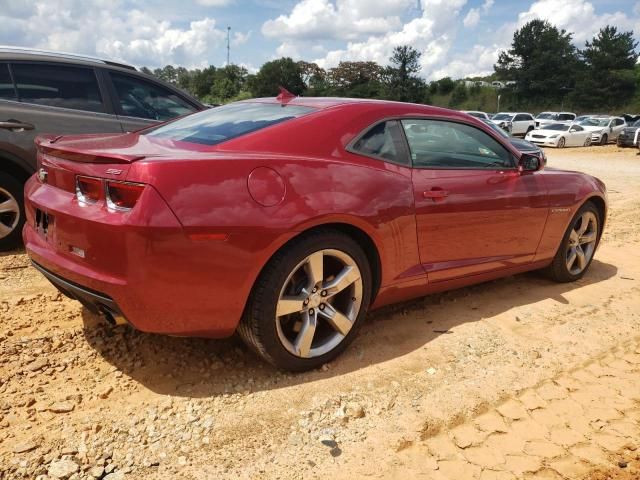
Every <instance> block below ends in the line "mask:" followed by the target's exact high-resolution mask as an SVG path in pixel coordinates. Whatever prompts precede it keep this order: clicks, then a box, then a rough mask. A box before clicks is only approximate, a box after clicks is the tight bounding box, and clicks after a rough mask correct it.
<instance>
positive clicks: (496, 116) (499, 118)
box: [491, 113, 513, 120]
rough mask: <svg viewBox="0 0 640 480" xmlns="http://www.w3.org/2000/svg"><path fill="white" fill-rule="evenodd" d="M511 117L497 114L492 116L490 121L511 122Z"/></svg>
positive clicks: (505, 114)
mask: <svg viewBox="0 0 640 480" xmlns="http://www.w3.org/2000/svg"><path fill="white" fill-rule="evenodd" d="M512 118H513V115H509V114H508V113H498V114H497V115H494V116H493V118H492V119H491V120H511V119H512Z"/></svg>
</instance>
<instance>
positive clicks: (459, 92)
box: [449, 82, 469, 107]
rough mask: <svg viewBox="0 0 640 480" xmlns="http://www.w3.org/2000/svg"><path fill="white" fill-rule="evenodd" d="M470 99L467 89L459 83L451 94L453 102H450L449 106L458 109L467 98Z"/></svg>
mask: <svg viewBox="0 0 640 480" xmlns="http://www.w3.org/2000/svg"><path fill="white" fill-rule="evenodd" d="M468 97H469V93H468V92H467V87H465V86H464V83H462V82H458V83H456V86H455V87H454V89H453V92H452V93H451V100H450V101H449V105H450V106H451V107H457V106H459V105H461V104H462V103H463V102H464V101H465V100H466V99H467V98H468Z"/></svg>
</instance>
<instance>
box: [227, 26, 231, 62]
mask: <svg viewBox="0 0 640 480" xmlns="http://www.w3.org/2000/svg"><path fill="white" fill-rule="evenodd" d="M230 33H231V27H227V65H229V53H230V51H231V44H230V43H229V34H230Z"/></svg>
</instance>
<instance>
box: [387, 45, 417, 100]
mask: <svg viewBox="0 0 640 480" xmlns="http://www.w3.org/2000/svg"><path fill="white" fill-rule="evenodd" d="M420 55H421V53H420V52H419V51H418V50H416V49H415V48H413V47H410V46H408V45H403V46H399V47H396V48H394V49H393V54H392V55H391V58H389V61H390V62H391V66H390V67H389V68H388V69H387V70H386V80H387V88H386V95H385V96H386V97H387V98H389V99H392V100H399V101H401V102H415V103H417V102H422V101H423V100H424V98H425V94H426V90H427V86H426V83H425V81H424V80H423V79H421V78H420V77H418V76H417V75H416V74H417V73H418V72H419V71H420Z"/></svg>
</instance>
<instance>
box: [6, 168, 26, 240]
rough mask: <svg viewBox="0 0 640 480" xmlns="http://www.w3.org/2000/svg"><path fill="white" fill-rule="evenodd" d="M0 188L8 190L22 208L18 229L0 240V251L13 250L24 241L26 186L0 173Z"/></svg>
mask: <svg viewBox="0 0 640 480" xmlns="http://www.w3.org/2000/svg"><path fill="white" fill-rule="evenodd" d="M0 187H2V188H4V189H5V190H7V191H8V192H9V193H10V194H11V195H12V196H13V197H14V198H15V199H16V201H17V202H18V205H19V207H20V220H19V221H18V225H16V228H15V229H14V230H13V232H11V233H10V234H9V235H7V236H6V237H4V238H0V251H6V250H11V249H13V248H16V247H18V246H19V245H20V242H21V240H22V227H23V226H24V222H25V210H24V185H23V183H22V182H21V181H20V180H18V179H17V178H15V177H13V176H11V175H9V174H7V173H4V172H0Z"/></svg>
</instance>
